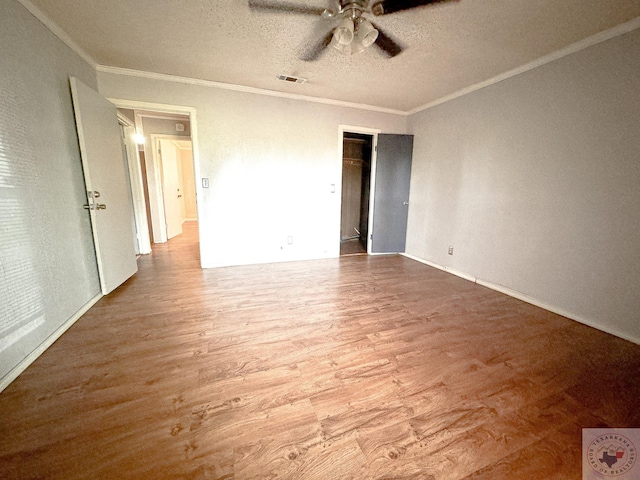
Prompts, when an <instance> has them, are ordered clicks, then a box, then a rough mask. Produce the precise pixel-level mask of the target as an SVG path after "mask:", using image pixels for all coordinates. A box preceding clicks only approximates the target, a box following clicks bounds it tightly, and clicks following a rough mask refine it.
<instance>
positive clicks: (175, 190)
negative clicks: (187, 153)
mask: <svg viewBox="0 0 640 480" xmlns="http://www.w3.org/2000/svg"><path fill="white" fill-rule="evenodd" d="M160 156H161V158H162V192H163V198H164V214H165V221H166V222H167V239H171V238H173V237H175V236H176V235H180V234H181V233H182V222H183V221H184V199H183V197H182V189H181V185H180V176H181V175H180V172H181V170H182V169H181V167H180V163H179V159H178V151H177V148H176V146H175V145H174V144H173V143H172V142H171V140H164V139H163V140H160Z"/></svg>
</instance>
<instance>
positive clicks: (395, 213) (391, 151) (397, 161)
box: [371, 134, 413, 253]
mask: <svg viewBox="0 0 640 480" xmlns="http://www.w3.org/2000/svg"><path fill="white" fill-rule="evenodd" d="M412 154H413V135H389V134H380V135H378V150H377V159H376V184H375V193H374V200H373V202H374V210H373V237H372V243H371V252H372V253H401V252H404V249H405V243H406V237H407V214H408V212H409V183H410V180H411V159H412Z"/></svg>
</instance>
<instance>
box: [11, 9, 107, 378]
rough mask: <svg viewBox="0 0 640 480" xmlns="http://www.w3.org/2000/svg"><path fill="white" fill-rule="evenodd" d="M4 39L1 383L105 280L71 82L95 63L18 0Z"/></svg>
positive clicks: (88, 79) (89, 76) (87, 74)
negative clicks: (100, 271) (97, 251)
mask: <svg viewBox="0 0 640 480" xmlns="http://www.w3.org/2000/svg"><path fill="white" fill-rule="evenodd" d="M0 38H1V41H0V389H2V387H4V386H6V382H7V381H8V379H10V378H12V377H14V376H15V375H16V372H17V371H18V370H20V368H23V367H24V366H25V364H24V363H22V364H21V362H23V361H25V359H28V358H29V356H30V355H31V354H32V352H34V351H37V350H38V349H39V348H41V347H42V345H44V344H46V343H47V342H48V341H50V339H51V338H53V337H55V334H56V332H57V331H58V329H60V328H61V327H63V326H65V325H66V324H67V322H68V321H69V320H70V319H72V318H74V317H75V316H76V314H77V313H78V312H79V311H80V310H82V309H83V308H85V307H86V306H87V305H88V304H89V303H90V302H92V301H93V300H94V299H95V298H96V296H97V295H99V294H100V284H99V281H98V271H97V266H96V259H95V252H94V248H93V241H92V235H91V225H90V223H89V214H88V212H87V211H86V210H84V208H83V207H82V205H83V204H84V203H86V201H87V197H86V192H85V187H84V180H83V176H82V166H81V162H80V152H79V148H78V137H77V134H76V129H75V122H74V115H73V106H72V102H71V94H70V89H69V76H75V77H77V78H78V79H80V80H81V81H82V82H84V83H86V84H87V85H89V86H91V87H93V88H96V75H95V72H94V70H93V69H92V68H91V66H89V65H88V64H87V63H85V62H84V61H83V60H82V59H81V58H80V57H78V55H76V54H75V53H73V52H72V51H71V50H70V49H69V48H68V47H66V46H65V45H64V44H63V43H62V42H61V41H60V40H58V38H57V37H56V36H55V35H53V33H51V32H50V31H49V30H48V29H47V28H45V27H44V25H42V23H40V22H39V21H38V20H36V18H35V17H33V16H32V15H31V14H30V13H29V12H28V11H27V10H26V9H25V8H24V7H23V6H22V5H20V4H19V3H18V2H17V1H15V0H2V1H1V2H0ZM114 121H115V119H114ZM14 368H16V370H13V371H12V369H14Z"/></svg>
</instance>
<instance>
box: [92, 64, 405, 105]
mask: <svg viewBox="0 0 640 480" xmlns="http://www.w3.org/2000/svg"><path fill="white" fill-rule="evenodd" d="M96 70H97V71H99V72H103V73H112V74H115V75H126V76H129V77H138V78H147V79H150V80H160V81H164V82H173V83H182V84H186V85H195V86H198V87H207V88H217V89H221V90H232V91H235V92H244V93H253V94H256V95H265V96H269V97H279V98H286V99H289V100H300V101H304V102H312V103H321V104H324V105H332V106H337V107H346V108H356V109H359V110H370V111H373V112H379V113H389V114H392V115H401V116H407V115H408V113H407V112H405V111H402V110H395V109H392V108H384V107H377V106H375V105H367V104H363V103H353V102H345V101H342V100H332V99H330V98H319V97H311V96H309V95H300V94H295V93H284V92H276V91H274V90H267V89H264V88H256V87H247V86H244V85H235V84H232V83H223V82H215V81H212V80H201V79H198V78H190V77H180V76H177V75H167V74H165V73H154V72H145V71H142V70H133V69H129V68H120V67H109V66H106V65H97V66H96Z"/></svg>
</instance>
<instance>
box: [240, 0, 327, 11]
mask: <svg viewBox="0 0 640 480" xmlns="http://www.w3.org/2000/svg"><path fill="white" fill-rule="evenodd" d="M249 8H250V9H251V10H256V11H261V12H277V13H299V14H302V15H322V14H323V13H324V11H325V9H324V8H320V7H310V6H308V5H300V4H298V3H291V2H277V1H273V0H249Z"/></svg>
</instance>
